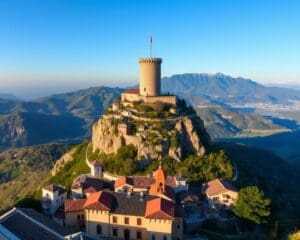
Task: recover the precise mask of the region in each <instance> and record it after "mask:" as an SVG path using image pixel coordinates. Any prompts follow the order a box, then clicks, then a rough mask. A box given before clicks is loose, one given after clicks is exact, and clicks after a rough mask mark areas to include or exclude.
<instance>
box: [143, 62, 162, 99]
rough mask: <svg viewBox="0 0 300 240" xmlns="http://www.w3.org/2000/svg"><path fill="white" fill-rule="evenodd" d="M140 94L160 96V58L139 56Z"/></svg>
mask: <svg viewBox="0 0 300 240" xmlns="http://www.w3.org/2000/svg"><path fill="white" fill-rule="evenodd" d="M139 63H140V95H142V96H146V97H147V96H149V97H153V96H160V94H161V88H160V81H161V68H160V66H161V63H162V59H161V58H152V57H151V58H140V59H139Z"/></svg>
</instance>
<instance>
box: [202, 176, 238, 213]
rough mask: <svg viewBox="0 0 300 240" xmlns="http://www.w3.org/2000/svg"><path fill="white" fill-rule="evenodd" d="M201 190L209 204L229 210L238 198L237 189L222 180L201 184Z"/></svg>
mask: <svg viewBox="0 0 300 240" xmlns="http://www.w3.org/2000/svg"><path fill="white" fill-rule="evenodd" d="M202 189H203V192H204V193H205V194H206V196H207V199H208V200H209V202H210V203H211V204H215V205H223V206H226V207H227V208H231V207H233V205H234V204H235V202H236V200H237V198H238V191H237V189H236V188H235V187H234V186H232V184H230V183H229V182H228V181H226V180H223V179H219V178H217V179H214V180H211V181H209V182H206V183H204V184H203V186H202Z"/></svg>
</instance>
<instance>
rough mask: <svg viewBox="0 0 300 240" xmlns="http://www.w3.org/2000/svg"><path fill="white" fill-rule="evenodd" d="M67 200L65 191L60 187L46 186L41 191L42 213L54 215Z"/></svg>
mask: <svg viewBox="0 0 300 240" xmlns="http://www.w3.org/2000/svg"><path fill="white" fill-rule="evenodd" d="M66 199H67V190H66V188H65V187H63V186H60V185H54V184H51V185H48V186H46V187H43V189H42V200H41V205H42V209H43V212H44V213H45V214H47V215H54V214H55V212H56V211H57V209H58V208H60V207H61V206H63V205H64V202H65V200H66Z"/></svg>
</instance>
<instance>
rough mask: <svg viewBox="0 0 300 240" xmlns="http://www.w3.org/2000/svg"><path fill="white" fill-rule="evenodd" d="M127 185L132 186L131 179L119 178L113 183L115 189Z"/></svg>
mask: <svg viewBox="0 0 300 240" xmlns="http://www.w3.org/2000/svg"><path fill="white" fill-rule="evenodd" d="M125 184H128V185H130V186H133V180H132V178H131V177H121V178H119V179H117V180H116V181H115V188H117V187H120V186H123V185H125Z"/></svg>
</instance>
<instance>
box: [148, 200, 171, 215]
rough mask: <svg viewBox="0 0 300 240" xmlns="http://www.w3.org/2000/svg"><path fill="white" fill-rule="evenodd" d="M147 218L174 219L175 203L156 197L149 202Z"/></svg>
mask: <svg viewBox="0 0 300 240" xmlns="http://www.w3.org/2000/svg"><path fill="white" fill-rule="evenodd" d="M145 217H146V218H155V219H165V220H173V219H174V217H175V214H174V203H173V202H171V201H168V200H166V199H163V198H156V199H153V200H150V201H148V202H147V205H146V212H145Z"/></svg>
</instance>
